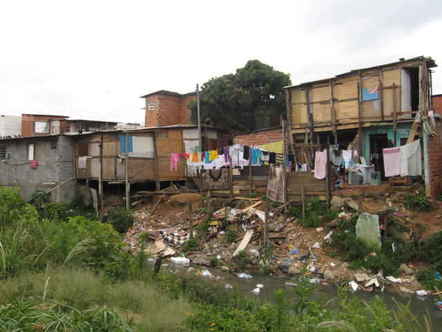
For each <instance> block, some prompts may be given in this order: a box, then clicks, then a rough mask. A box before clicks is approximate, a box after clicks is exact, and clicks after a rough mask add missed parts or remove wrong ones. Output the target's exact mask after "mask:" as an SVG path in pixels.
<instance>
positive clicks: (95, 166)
mask: <svg viewBox="0 0 442 332" xmlns="http://www.w3.org/2000/svg"><path fill="white" fill-rule="evenodd" d="M202 134H203V144H204V146H214V145H215V146H216V140H217V130H215V129H212V128H203V131H202ZM198 142H199V140H198V135H197V129H196V127H195V126H191V125H190V126H189V125H176V126H167V127H157V128H143V129H135V130H127V131H122V130H112V131H101V132H95V133H91V134H86V135H77V136H76V143H75V147H74V160H75V174H76V177H77V179H84V180H97V181H102V182H111V183H123V182H129V183H141V182H156V183H157V188H159V184H160V182H162V181H182V180H185V179H186V178H187V170H186V163H185V162H180V163H178V169H177V170H172V169H171V166H170V156H171V154H172V153H184V152H187V153H190V152H193V149H194V148H195V147H196V146H198Z"/></svg>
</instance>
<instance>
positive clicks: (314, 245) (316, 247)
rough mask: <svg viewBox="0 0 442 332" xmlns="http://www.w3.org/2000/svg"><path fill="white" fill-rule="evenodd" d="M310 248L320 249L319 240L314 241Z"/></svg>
mask: <svg viewBox="0 0 442 332" xmlns="http://www.w3.org/2000/svg"><path fill="white" fill-rule="evenodd" d="M312 248H313V249H321V245H320V244H319V242H315V243H314V244H313V245H312Z"/></svg>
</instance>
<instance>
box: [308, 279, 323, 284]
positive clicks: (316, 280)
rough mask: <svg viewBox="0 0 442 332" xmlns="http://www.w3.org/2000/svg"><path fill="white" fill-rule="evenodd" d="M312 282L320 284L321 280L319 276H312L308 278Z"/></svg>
mask: <svg viewBox="0 0 442 332" xmlns="http://www.w3.org/2000/svg"><path fill="white" fill-rule="evenodd" d="M308 281H309V282H310V283H311V284H319V283H320V282H321V280H319V279H318V278H311V279H309V280H308Z"/></svg>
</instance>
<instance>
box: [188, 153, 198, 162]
mask: <svg viewBox="0 0 442 332" xmlns="http://www.w3.org/2000/svg"><path fill="white" fill-rule="evenodd" d="M190 161H191V162H192V163H199V162H201V159H200V154H199V153H198V152H192V156H191V158H190Z"/></svg>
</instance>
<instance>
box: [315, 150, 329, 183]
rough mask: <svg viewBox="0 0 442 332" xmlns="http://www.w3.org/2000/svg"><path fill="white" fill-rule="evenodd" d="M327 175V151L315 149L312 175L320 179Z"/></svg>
mask: <svg viewBox="0 0 442 332" xmlns="http://www.w3.org/2000/svg"><path fill="white" fill-rule="evenodd" d="M326 175H327V151H326V150H324V151H316V153H315V171H314V177H315V178H317V179H319V180H322V179H324V178H325V176H326Z"/></svg>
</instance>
